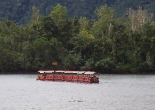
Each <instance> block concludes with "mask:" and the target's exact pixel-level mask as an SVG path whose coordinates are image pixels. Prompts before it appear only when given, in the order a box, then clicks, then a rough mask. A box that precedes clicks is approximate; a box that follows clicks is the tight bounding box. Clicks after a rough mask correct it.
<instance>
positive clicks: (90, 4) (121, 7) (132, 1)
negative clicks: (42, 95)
mask: <svg viewBox="0 0 155 110" xmlns="http://www.w3.org/2000/svg"><path fill="white" fill-rule="evenodd" d="M58 3H60V4H61V5H62V6H65V7H66V8H67V11H68V14H67V16H68V17H69V18H73V17H74V16H78V17H87V18H88V19H96V18H97V16H96V15H95V14H94V10H95V9H96V8H98V7H99V6H101V5H105V4H107V5H108V6H110V7H112V8H113V9H114V10H115V11H116V13H115V17H117V18H118V17H127V15H128V10H129V9H130V8H132V9H134V10H137V9H138V8H139V6H140V7H142V9H145V10H147V11H148V12H149V13H155V8H154V6H155V1H153V0H44V1H41V0H0V7H1V9H0V20H2V19H3V18H7V19H9V20H15V21H16V22H17V23H18V24H20V25H23V24H24V25H25V24H27V23H29V21H30V18H31V15H32V7H33V6H36V7H37V9H39V11H40V14H42V15H44V16H47V15H48V14H50V12H51V10H52V9H53V7H55V6H56V4H58Z"/></svg>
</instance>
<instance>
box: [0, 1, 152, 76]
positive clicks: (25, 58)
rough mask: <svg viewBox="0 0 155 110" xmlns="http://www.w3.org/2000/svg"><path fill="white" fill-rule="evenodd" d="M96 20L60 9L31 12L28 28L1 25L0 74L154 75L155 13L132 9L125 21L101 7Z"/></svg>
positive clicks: (10, 21) (109, 8)
mask: <svg viewBox="0 0 155 110" xmlns="http://www.w3.org/2000/svg"><path fill="white" fill-rule="evenodd" d="M94 11H95V14H96V16H97V19H96V20H95V21H94V20H91V19H88V18H86V17H77V16H74V17H73V18H69V17H68V10H67V8H66V7H65V6H62V5H60V4H57V5H56V6H55V7H54V8H53V9H52V10H51V12H50V13H49V14H48V15H42V14H41V13H39V9H38V8H36V7H35V6H33V7H32V15H31V18H30V22H29V23H28V24H27V25H24V26H21V25H18V23H17V22H15V21H12V20H8V19H3V20H2V21H1V22H0V71H1V72H8V71H37V70H39V69H52V65H51V64H52V62H55V61H56V62H57V63H58V65H57V66H56V69H66V70H94V71H98V72H100V73H107V72H110V73H116V72H117V73H118V72H121V73H124V72H144V71H147V72H152V71H155V54H154V53H155V22H153V14H149V13H148V12H147V11H146V10H143V9H142V8H138V9H137V10H134V9H130V10H129V14H128V16H127V17H125V18H115V13H116V11H115V10H113V8H111V7H108V5H102V6H100V7H98V8H97V9H96V10H94Z"/></svg>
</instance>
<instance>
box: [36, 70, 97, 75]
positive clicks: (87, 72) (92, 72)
mask: <svg viewBox="0 0 155 110" xmlns="http://www.w3.org/2000/svg"><path fill="white" fill-rule="evenodd" d="M38 72H39V73H41V74H44V73H46V74H48V73H49V74H51V73H53V74H54V73H60V74H61V73H64V74H88V75H89V74H96V72H94V71H63V70H39V71H38Z"/></svg>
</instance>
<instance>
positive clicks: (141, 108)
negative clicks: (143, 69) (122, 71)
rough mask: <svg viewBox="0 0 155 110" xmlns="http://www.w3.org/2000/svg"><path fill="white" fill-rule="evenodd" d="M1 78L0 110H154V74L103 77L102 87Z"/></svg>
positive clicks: (8, 76)
mask: <svg viewBox="0 0 155 110" xmlns="http://www.w3.org/2000/svg"><path fill="white" fill-rule="evenodd" d="M36 77H37V75H36V74H33V75H27V74H24V75H19V74H17V75H11V74H7V75H0V110H155V75H100V77H99V78H100V83H99V84H82V83H71V82H50V81H36V80H35V79H36Z"/></svg>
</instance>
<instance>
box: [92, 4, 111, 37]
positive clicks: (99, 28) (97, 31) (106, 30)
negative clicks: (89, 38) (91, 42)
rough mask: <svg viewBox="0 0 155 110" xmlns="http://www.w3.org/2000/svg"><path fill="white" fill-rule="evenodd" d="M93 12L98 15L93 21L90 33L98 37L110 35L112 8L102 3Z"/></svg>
mask: <svg viewBox="0 0 155 110" xmlns="http://www.w3.org/2000/svg"><path fill="white" fill-rule="evenodd" d="M95 13H96V14H97V16H98V21H96V22H95V23H94V25H93V27H92V33H93V34H94V35H95V36H96V37H98V38H103V37H108V36H110V33H111V28H112V24H111V22H112V21H113V17H114V10H113V9H112V8H110V7H108V6H107V5H104V6H101V7H100V8H98V9H97V10H96V11H95Z"/></svg>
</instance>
